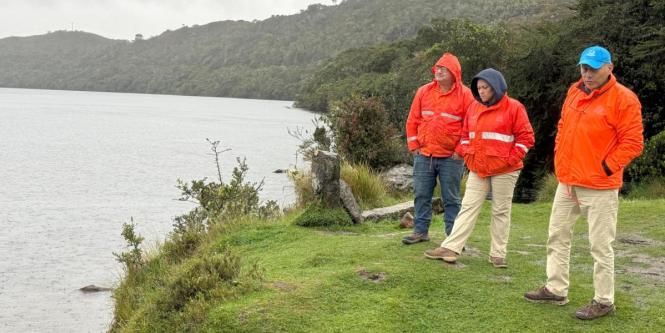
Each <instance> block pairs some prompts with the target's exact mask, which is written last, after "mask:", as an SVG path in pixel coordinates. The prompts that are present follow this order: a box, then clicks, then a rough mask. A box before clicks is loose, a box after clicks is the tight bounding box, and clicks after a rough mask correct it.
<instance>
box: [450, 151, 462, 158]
mask: <svg viewBox="0 0 665 333" xmlns="http://www.w3.org/2000/svg"><path fill="white" fill-rule="evenodd" d="M452 158H453V160H463V158H462V156H460V155H459V154H458V153H457V152H453V156H452Z"/></svg>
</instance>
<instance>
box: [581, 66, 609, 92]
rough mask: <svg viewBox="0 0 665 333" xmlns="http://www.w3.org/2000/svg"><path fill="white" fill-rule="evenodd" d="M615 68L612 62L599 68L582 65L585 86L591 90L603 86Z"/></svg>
mask: <svg viewBox="0 0 665 333" xmlns="http://www.w3.org/2000/svg"><path fill="white" fill-rule="evenodd" d="M613 68H614V66H613V65H612V64H605V65H603V66H602V67H600V68H598V69H595V68H593V67H591V66H589V65H584V64H582V65H580V74H582V81H584V86H586V88H587V89H589V90H594V89H598V88H600V87H602V86H603V84H605V83H606V82H607V81H608V80H609V79H610V73H612V69H613Z"/></svg>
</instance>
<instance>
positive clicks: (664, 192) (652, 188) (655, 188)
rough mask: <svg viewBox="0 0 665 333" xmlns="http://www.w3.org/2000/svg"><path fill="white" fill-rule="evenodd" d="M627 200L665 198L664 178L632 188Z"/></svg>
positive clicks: (654, 179)
mask: <svg viewBox="0 0 665 333" xmlns="http://www.w3.org/2000/svg"><path fill="white" fill-rule="evenodd" d="M627 198H629V199H658V198H665V177H659V178H652V179H650V180H649V181H646V182H642V183H640V184H639V185H637V186H635V187H633V188H632V189H631V190H630V192H629V193H628V195H627Z"/></svg>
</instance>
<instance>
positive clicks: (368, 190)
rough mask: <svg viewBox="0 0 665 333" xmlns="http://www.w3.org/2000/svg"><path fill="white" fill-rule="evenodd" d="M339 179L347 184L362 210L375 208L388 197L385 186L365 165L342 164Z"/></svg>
mask: <svg viewBox="0 0 665 333" xmlns="http://www.w3.org/2000/svg"><path fill="white" fill-rule="evenodd" d="M340 177H341V178H342V179H343V180H344V181H345V182H346V183H347V184H349V187H351V191H352V192H353V195H354V197H355V198H356V200H358V201H359V203H360V205H361V206H362V207H363V208H376V207H379V206H381V205H382V203H383V201H385V200H386V198H387V197H388V191H387V190H386V186H385V184H384V183H383V181H382V180H381V178H380V177H379V175H378V174H377V173H376V172H374V171H373V170H372V169H370V167H368V166H367V165H363V164H359V165H352V164H349V163H342V168H341V170H340Z"/></svg>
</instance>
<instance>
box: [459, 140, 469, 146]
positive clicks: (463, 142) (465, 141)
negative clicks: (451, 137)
mask: <svg viewBox="0 0 665 333" xmlns="http://www.w3.org/2000/svg"><path fill="white" fill-rule="evenodd" d="M460 144H461V145H468V144H469V140H462V141H460Z"/></svg>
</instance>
